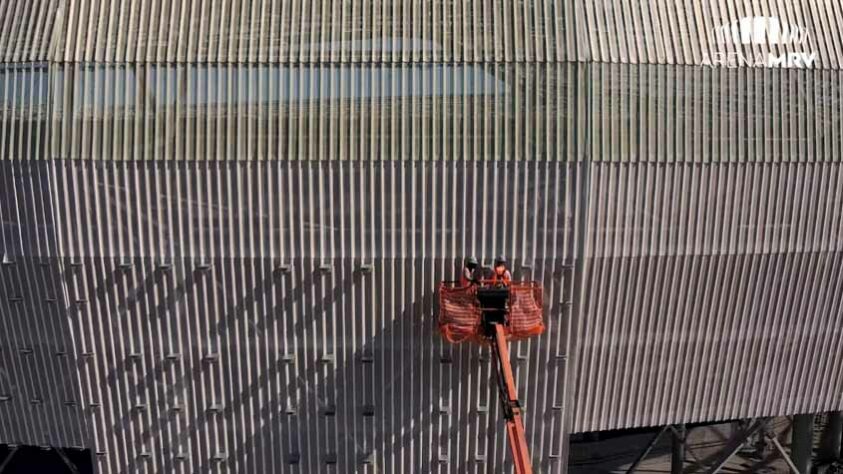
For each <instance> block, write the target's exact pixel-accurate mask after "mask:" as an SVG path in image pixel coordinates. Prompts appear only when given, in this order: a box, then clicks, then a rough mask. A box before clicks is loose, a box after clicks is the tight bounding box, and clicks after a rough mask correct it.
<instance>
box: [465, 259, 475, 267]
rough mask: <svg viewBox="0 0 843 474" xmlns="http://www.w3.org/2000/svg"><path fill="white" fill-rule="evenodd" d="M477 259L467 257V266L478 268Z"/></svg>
mask: <svg viewBox="0 0 843 474" xmlns="http://www.w3.org/2000/svg"><path fill="white" fill-rule="evenodd" d="M477 265H478V263H477V259H476V258H474V257H468V258H466V259H465V266H466V268H477Z"/></svg>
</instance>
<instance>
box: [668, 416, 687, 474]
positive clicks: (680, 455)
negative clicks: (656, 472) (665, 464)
mask: <svg viewBox="0 0 843 474" xmlns="http://www.w3.org/2000/svg"><path fill="white" fill-rule="evenodd" d="M670 428H671V431H673V449H672V453H671V456H670V472H671V474H682V471H683V470H684V469H685V439H686V438H687V436H688V430H687V428H686V427H685V424H684V423H682V424H678V425H675V426H671V427H670Z"/></svg>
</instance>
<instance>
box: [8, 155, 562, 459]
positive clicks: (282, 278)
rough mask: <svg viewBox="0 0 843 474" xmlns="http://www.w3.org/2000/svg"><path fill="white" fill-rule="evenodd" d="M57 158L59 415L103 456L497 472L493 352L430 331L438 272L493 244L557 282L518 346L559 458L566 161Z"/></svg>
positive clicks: (527, 384) (541, 439)
mask: <svg viewBox="0 0 843 474" xmlns="http://www.w3.org/2000/svg"><path fill="white" fill-rule="evenodd" d="M6 163H14V164H13V165H12V166H11V169H12V170H13V172H15V173H21V171H20V168H21V167H26V166H29V165H27V164H24V163H16V162H6ZM49 163H50V165H49V166H48V168H50V169H51V170H52V171H51V174H50V181H49V183H50V191H51V193H52V197H53V200H54V206H55V208H54V209H53V212H51V217H52V218H54V219H55V221H53V222H51V223H50V225H49V227H50V228H51V229H52V230H54V233H53V235H55V236H57V248H58V253H57V254H55V253H50V252H53V250H52V249H53V247H52V246H49V247H48V249H50V250H48V251H47V253H49V256H46V255H45V256H43V258H44V259H45V260H47V261H49V262H51V265H52V266H51V267H50V269H51V274H52V276H53V277H54V278H57V279H59V280H60V283H61V286H62V287H63V289H64V291H65V293H64V295H62V297H61V298H60V300H59V303H58V304H59V307H60V308H62V309H63V314H62V315H61V316H63V318H62V321H63V322H64V324H66V325H69V327H65V329H64V330H65V335H66V338H67V341H72V343H73V344H74V348H75V358H76V363H77V367H76V371H77V372H78V377H79V387H78V397H79V401H80V405H79V407H76V408H74V409H69V411H70V412H71V413H74V414H76V415H77V416H79V415H81V416H82V417H83V418H84V426H83V427H82V428H84V429H86V430H87V431H85V433H86V438H85V445H86V446H89V447H91V448H93V449H94V451H95V452H97V453H99V454H98V459H99V461H98V462H99V464H98V465H99V467H100V469H101V470H102V471H103V472H125V471H132V472H133V471H136V470H143V469H150V470H152V471H159V470H164V471H167V472H182V471H183V472H207V471H208V470H209V469H210V468H211V466H215V465H222V466H224V467H227V468H228V469H230V470H233V471H235V472H242V471H246V472H256V471H265V472H286V471H287V470H299V471H301V472H321V471H325V470H328V469H337V470H340V471H343V472H348V471H352V470H357V469H359V470H364V471H375V470H377V471H382V470H386V471H390V472H398V471H406V472H417V471H425V472H427V471H442V472H464V471H465V470H467V469H480V470H485V469H487V468H488V469H500V468H501V466H504V465H506V464H505V461H504V457H505V453H507V452H508V449H507V447H506V444H505V431H504V430H503V425H502V424H501V422H500V412H499V410H500V408H499V406H498V403H497V398H496V397H495V391H494V384H493V377H492V375H493V374H492V372H491V363H490V361H489V359H488V356H487V355H486V353H485V351H484V350H482V349H480V348H476V347H472V346H453V345H449V344H447V343H444V342H443V341H442V340H441V339H440V338H439V337H438V336H437V335H436V328H435V317H436V310H435V307H434V302H435V301H436V298H435V295H434V289H435V286H436V282H438V281H440V280H442V279H450V278H453V277H454V275H455V274H456V273H455V272H456V270H457V268H458V266H457V265H458V260H459V259H460V257H461V256H462V255H466V254H472V255H477V256H478V257H481V258H482V259H483V260H484V263H486V264H489V263H491V258H492V257H493V256H494V255H496V254H498V253H503V252H505V253H507V254H508V255H511V256H512V258H513V263H514V269H515V272H516V274H518V275H521V276H524V277H531V278H536V279H538V280H540V281H542V282H543V284H544V286H545V289H546V295H547V298H546V311H547V314H548V332H547V333H546V334H545V335H544V336H542V337H541V339H536V340H533V341H529V342H522V343H519V344H517V345H515V346H514V347H513V357H514V360H515V370H516V377H517V379H518V383H519V388H520V392H521V393H522V394H523V397H524V400H525V407H526V410H527V415H526V422H527V426H528V436H529V439H530V443H531V449H532V453H533V456H534V462H535V464H536V465H537V466H541V467H542V468H543V469H546V470H557V471H558V470H561V469H562V466H563V465H564V452H565V439H566V436H567V430H566V429H565V428H564V426H565V416H566V414H565V411H564V406H565V389H566V387H565V385H564V381H565V379H566V378H565V375H564V374H565V366H566V360H567V353H566V347H567V346H568V342H567V339H566V338H567V335H568V329H567V324H568V321H569V319H568V318H567V317H566V315H565V311H567V310H568V308H569V306H568V305H566V304H565V302H566V300H567V294H568V293H566V291H565V288H566V287H569V286H570V285H571V284H572V283H573V282H572V272H571V270H570V269H569V268H568V267H567V263H568V258H569V255H570V250H568V249H570V248H571V246H572V245H573V239H572V237H571V235H570V231H571V226H570V224H571V221H572V219H573V203H572V202H571V199H572V198H571V196H572V194H573V193H574V192H575V184H573V183H570V182H569V180H571V179H573V177H574V176H575V175H576V172H575V169H574V168H571V167H572V165H569V164H565V163H561V162H555V163H539V162H532V163H528V162H511V164H508V165H502V164H494V163H491V162H487V163H477V164H475V163H466V162H439V163H427V164H424V163H419V162H407V161H404V162H381V163H375V162H369V163H356V164H355V163H347V162H341V161H335V162H314V161H308V162H298V163H297V162H289V161H288V162H264V163H257V162H234V163H222V162H210V163H203V162H173V163H166V162H155V161H151V162H147V163H143V162H130V163H121V162H99V163H96V162H88V161H75V160H74V161H58V160H55V161H51V162H49ZM32 194H35V195H37V196H43V190H42V189H40V188H37V189H36V188H32V187H31V186H19V187H17V188H15V193H14V196H15V198H17V199H19V200H20V199H24V198H26V197H28V196H30V195H32ZM493 195H497V196H500V197H499V198H496V199H490V198H489V196H493ZM9 201H11V199H9ZM457 203H464V205H466V206H468V207H467V208H464V207H463V206H462V205H457ZM10 207H11V206H10ZM31 212H32V210H31V209H30V208H29V207H22V208H20V211H19V212H18V215H19V218H12V219H11V221H12V222H13V223H19V224H18V225H12V226H10V227H9V229H8V230H7V232H6V234H7V239H6V241H7V242H9V244H8V245H9V247H15V246H17V245H23V244H22V243H21V241H19V240H18V239H17V236H18V235H19V232H18V231H19V230H20V229H21V228H22V227H25V226H27V225H29V224H27V223H30V222H31V223H34V222H39V217H38V216H32V215H30V213H31ZM19 219H20V220H19ZM30 251H31V252H34V251H33V250H30ZM33 258H34V257H33ZM365 264H371V265H372V266H373V270H372V271H371V272H365V271H363V269H362V267H363V266H364V265H365ZM18 265H25V262H20V263H19V264H18ZM528 267H529V268H528ZM43 288H44V287H42V286H36V285H29V286H28V289H29V291H30V292H31V296H30V295H29V294H27V295H26V301H29V299H30V298H31V299H32V300H33V301H37V300H38V299H40V298H42V297H43V293H45V292H47V291H49V290H47V289H43ZM21 317H23V315H22V316H21ZM27 334H28V335H29V336H30V337H32V338H33V339H38V338H40V337H41V329H40V327H31V326H30V327H29V330H28V332H27ZM11 349H13V350H17V347H12V348H11ZM39 373H40V372H39ZM30 413H37V410H35V409H30V410H24V411H21V412H12V411H10V412H9V417H8V418H4V419H3V421H2V422H0V425H2V426H3V427H4V430H5V431H4V432H5V434H6V436H7V438H6V439H8V440H17V439H20V438H21V435H20V434H19V431H18V429H19V427H20V425H19V424H18V421H19V420H20V417H21V416H27V415H29V414H30ZM66 424H67V423H66V422H63V421H61V420H56V419H53V418H50V419H49V422H48V425H49V426H55V427H58V426H64V425H66ZM294 462H295V463H298V464H297V467H294V466H293V465H291V463H294ZM333 463H336V467H334V468H329V467H328V466H329V465H331V464H333Z"/></svg>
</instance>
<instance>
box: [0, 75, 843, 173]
mask: <svg viewBox="0 0 843 474" xmlns="http://www.w3.org/2000/svg"><path fill="white" fill-rule="evenodd" d="M41 71H42V72H43V70H41ZM15 74H17V75H15ZM7 75H8V77H9V79H8V80H7V84H9V85H7V86H6V90H7V92H6V93H7V95H13V96H14V95H15V93H16V89H14V87H15V86H14V85H13V84H17V83H16V82H14V81H18V82H20V81H21V79H20V77H21V76H20V74H19V73H15V72H9V73H7ZM52 77H53V80H52V87H51V91H52V92H51V93H52V99H51V104H52V114H53V124H54V126H53V127H52V128H51V129H50V130H51V137H52V156H53V157H56V158H83V159H97V160H99V159H106V160H150V159H157V160H172V159H176V160H184V159H187V160H205V159H210V160H267V159H269V160H309V159H320V160H353V161H358V160H392V159H402V160H422V161H426V160H451V159H460V160H489V159H494V160H571V159H574V160H593V161H659V162H670V161H692V162H738V161H740V162H812V161H819V162H823V161H838V160H839V159H840V150H841V142H840V138H839V131H840V129H841V126H843V120H841V115H842V114H843V107H841V99H842V98H841V78H840V75H839V74H837V73H836V72H833V71H819V70H792V69H766V70H760V69H709V68H697V67H676V66H658V65H621V64H590V65H589V64H549V65H532V64H508V65H492V64H485V65H480V64H459V65H364V66H351V65H349V66H331V65H324V66H308V65H303V66H293V67H288V66H201V65H200V66H168V65H140V66H133V65H64V66H55V69H54V73H53V76H52ZM15 78H17V79H15ZM39 81H40V82H38V83H37V84H44V79H43V78H40V79H39ZM18 87H19V86H18ZM33 87H34V86H33ZM0 92H2V91H0ZM17 96H20V93H19V92H18V93H17ZM17 96H15V97H17ZM15 100H18V102H15ZM42 100H43V99H42ZM9 104H10V105H9V106H8V107H7V109H11V110H10V111H9V112H8V113H7V114H6V115H7V116H13V117H20V116H27V115H30V116H31V115H33V113H34V112H33V110H41V109H42V108H43V107H44V106H45V105H43V106H39V107H36V106H35V105H31V104H33V102H32V100H30V101H29V102H24V103H20V101H19V99H13V100H11V101H10V102H9ZM17 109H20V112H18V110H17ZM39 114H40V116H41V118H43V113H41V112H39ZM21 124H26V125H27V127H28V128H25V129H24V128H23V127H22V125H21ZM30 129H32V130H34V131H35V132H37V133H39V134H43V133H44V130H45V127H44V124H43V123H42V121H38V120H26V121H24V122H20V120H18V121H15V122H14V123H13V124H12V125H11V127H10V128H9V131H10V133H18V135H16V136H21V137H22V135H20V134H21V133H31V132H25V130H30ZM26 136H29V135H26ZM39 136H40V135H39ZM586 142H587V143H589V146H588V147H584V146H583V144H584V143H586ZM7 144H11V146H13V148H12V150H13V152H12V153H9V154H8V155H7V156H11V157H15V156H24V157H28V156H43V155H39V154H38V153H31V152H25V151H18V152H14V150H17V149H18V148H20V140H19V139H16V140H12V141H11V142H8V141H7ZM36 144H37V146H43V143H40V142H36ZM14 147H17V148H14ZM578 147H579V148H578Z"/></svg>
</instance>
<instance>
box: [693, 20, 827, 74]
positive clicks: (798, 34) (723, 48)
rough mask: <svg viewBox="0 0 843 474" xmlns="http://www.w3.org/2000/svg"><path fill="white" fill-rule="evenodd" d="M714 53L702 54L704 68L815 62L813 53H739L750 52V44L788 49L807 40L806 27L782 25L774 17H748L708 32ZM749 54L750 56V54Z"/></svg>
mask: <svg viewBox="0 0 843 474" xmlns="http://www.w3.org/2000/svg"><path fill="white" fill-rule="evenodd" d="M710 36H711V37H712V39H713V40H714V41H713V45H714V49H715V50H716V51H715V52H714V53H713V55H712V56H709V55H707V54H706V55H704V57H703V65H704V66H723V67H739V66H748V67H777V66H778V67H788V68H808V67H811V66H813V65H814V62H815V61H816V60H817V53H816V52H793V53H786V54H782V55H778V54H775V53H772V52H771V53H767V54H755V55H753V56H752V57H747V56H745V55H744V54H743V53H741V52H740V51H741V50H744V51H751V47H752V46H753V45H763V46H768V47H769V46H784V45H790V46H791V49H801V48H800V47H801V46H802V45H804V44H805V43H806V42H807V41H808V36H809V32H808V30H807V29H806V28H804V27H802V26H799V25H794V24H790V23H786V22H783V21H781V20H780V19H779V18H777V17H774V16H769V17H768V16H748V17H744V18H739V19H737V20H735V21H732V22H730V23H727V24H725V25H721V26H718V27H716V28H714V29H713V30H711V35H710ZM750 54H751V53H750Z"/></svg>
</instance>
